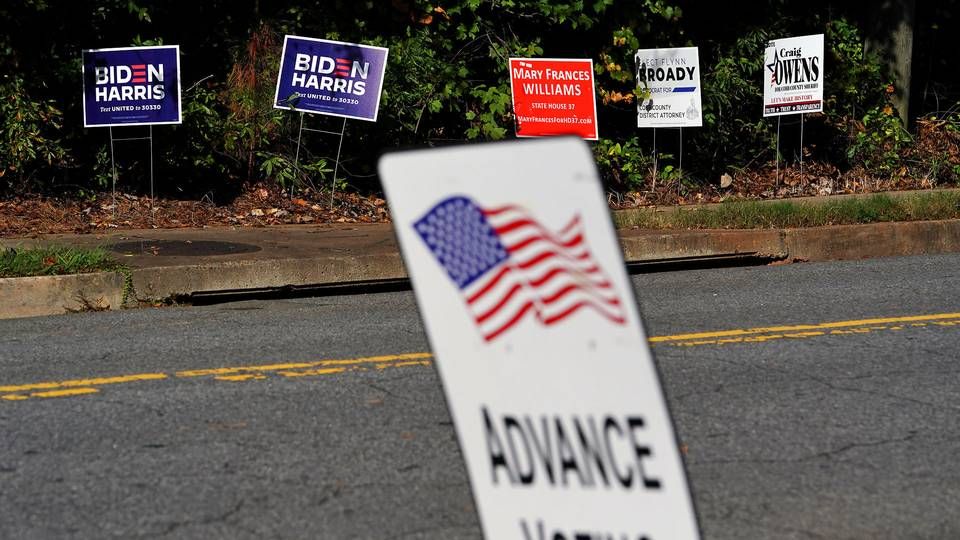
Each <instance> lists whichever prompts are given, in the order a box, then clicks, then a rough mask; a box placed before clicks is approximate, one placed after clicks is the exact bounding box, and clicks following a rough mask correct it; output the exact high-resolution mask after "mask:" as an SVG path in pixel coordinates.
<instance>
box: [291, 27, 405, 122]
mask: <svg viewBox="0 0 960 540" xmlns="http://www.w3.org/2000/svg"><path fill="white" fill-rule="evenodd" d="M387 52H388V50H387V49H385V48H383V47H373V46H370V45H358V44H355V43H342V42H339V41H329V40H325V39H313V38H305V37H298V36H286V38H284V40H283V56H282V57H281V59H280V74H279V77H278V78H277V91H276V94H275V96H274V107H276V108H278V109H293V110H297V111H300V112H305V113H315V114H326V115H330V116H339V117H343V118H354V119H357V120H369V121H371V122H376V120H377V111H378V109H379V108H380V93H381V90H382V89H383V74H384V71H385V70H386V67H387Z"/></svg>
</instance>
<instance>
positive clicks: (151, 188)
mask: <svg viewBox="0 0 960 540" xmlns="http://www.w3.org/2000/svg"><path fill="white" fill-rule="evenodd" d="M153 199H154V196H153V124H151V125H150V221H151V222H152V223H154V224H155V223H156V219H157V216H156V214H154V211H155V210H154V206H153Z"/></svg>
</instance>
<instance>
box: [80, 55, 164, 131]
mask: <svg viewBox="0 0 960 540" xmlns="http://www.w3.org/2000/svg"><path fill="white" fill-rule="evenodd" d="M180 122H181V108H180V47H179V46H177V45H166V46H158V47H124V48H115V49H88V50H84V51H83V126H84V127H99V126H124V125H153V124H179V123H180Z"/></svg>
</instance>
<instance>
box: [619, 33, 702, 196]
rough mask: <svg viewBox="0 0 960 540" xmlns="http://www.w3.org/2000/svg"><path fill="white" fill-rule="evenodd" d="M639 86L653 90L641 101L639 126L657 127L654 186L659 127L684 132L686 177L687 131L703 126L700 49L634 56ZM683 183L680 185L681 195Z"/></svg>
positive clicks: (642, 51)
mask: <svg viewBox="0 0 960 540" xmlns="http://www.w3.org/2000/svg"><path fill="white" fill-rule="evenodd" d="M634 61H635V65H636V67H637V86H638V87H640V86H642V87H644V88H645V89H647V90H649V92H650V96H649V97H648V98H647V99H643V100H637V127H638V128H653V154H654V157H653V163H654V165H653V187H656V181H657V128H679V129H680V166H679V171H680V174H681V175H682V174H683V128H685V127H701V126H703V103H702V101H701V97H700V50H699V49H698V48H697V47H679V48H671V49H640V50H638V51H637V53H636V55H634ZM679 188H680V184H679V183H678V186H677V189H678V191H677V193H678V194H679Z"/></svg>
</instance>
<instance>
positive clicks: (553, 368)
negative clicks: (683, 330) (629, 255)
mask: <svg viewBox="0 0 960 540" xmlns="http://www.w3.org/2000/svg"><path fill="white" fill-rule="evenodd" d="M379 171H380V176H381V178H382V180H383V185H384V189H385V191H386V194H387V200H388V201H389V205H390V210H391V214H392V217H393V222H394V225H395V230H396V234H397V237H398V240H399V244H400V248H401V252H402V254H403V259H404V263H405V265H406V267H407V270H408V272H409V274H410V278H411V280H412V282H413V288H414V292H415V294H416V297H417V303H418V305H419V308H420V313H421V315H422V317H423V319H424V323H425V327H426V330H427V335H428V337H429V340H430V345H431V347H432V349H433V352H434V354H435V357H436V361H437V368H438V370H439V372H440V375H441V378H442V381H443V385H444V390H445V393H446V397H447V403H448V405H449V407H450V411H451V414H452V417H453V420H454V424H455V426H456V431H457V435H458V437H459V441H460V447H461V449H462V451H463V455H464V459H465V460H466V464H467V470H468V471H469V474H470V480H471V485H472V487H473V493H474V497H475V500H476V503H477V507H478V510H479V514H480V521H481V524H482V526H483V530H484V533H485V535H486V537H487V538H497V539H501V538H504V539H511V538H513V539H519V540H532V539H540V538H546V539H568V540H573V539H576V538H629V539H631V540H639V539H646V540H664V539H691V538H698V537H699V530H698V525H697V520H696V515H695V512H694V507H693V502H692V498H691V496H690V492H689V489H688V486H687V479H686V475H685V472H684V468H683V462H682V459H681V457H680V453H679V451H678V445H677V441H676V438H675V434H674V428H673V424H672V422H671V419H670V414H669V411H668V410H667V404H666V401H665V399H664V395H663V391H662V389H661V386H660V381H659V376H658V373H657V370H656V367H655V365H654V362H653V358H652V356H651V352H650V348H649V345H648V343H647V338H646V335H645V332H644V329H643V324H642V322H641V319H640V313H639V311H638V309H637V304H636V301H635V299H634V296H633V288H632V284H631V282H630V279H629V278H628V276H627V274H626V271H625V267H624V264H623V258H622V255H621V251H620V246H619V244H618V242H617V239H616V235H615V233H614V229H613V226H612V221H611V219H610V213H609V209H608V208H607V205H606V201H605V199H604V196H603V189H602V186H601V183H600V179H599V177H598V174H597V170H596V165H595V163H594V161H593V157H592V155H591V152H590V149H589V147H588V146H587V145H586V144H584V143H583V142H582V141H579V140H576V139H574V138H572V137H567V138H557V139H550V140H538V141H522V142H521V141H513V142H506V143H493V144H488V145H475V146H469V147H467V146H464V147H454V148H443V149H433V150H420V151H413V152H405V153H394V154H388V155H386V156H385V157H384V158H382V159H381V160H380V165H379Z"/></svg>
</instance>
